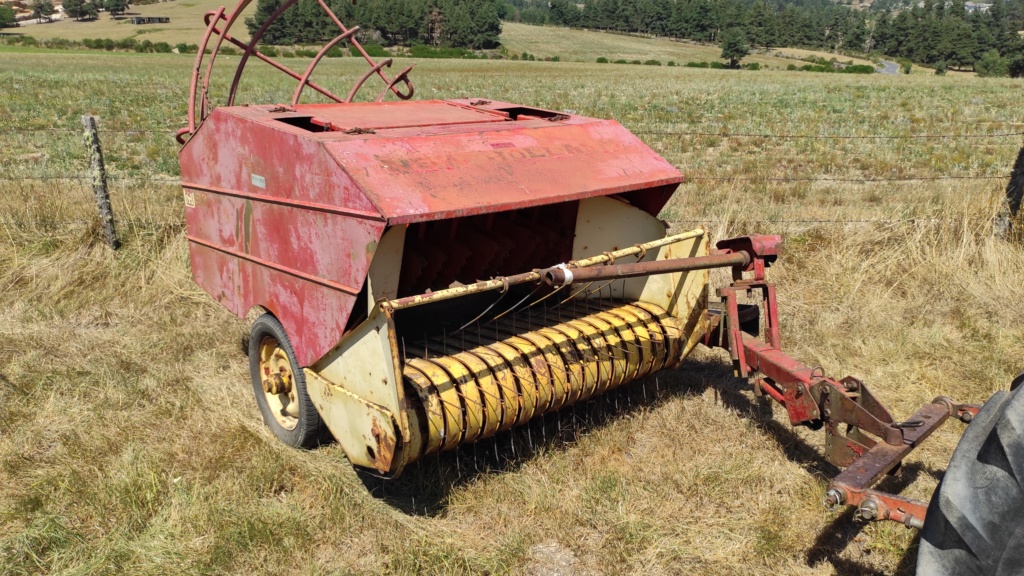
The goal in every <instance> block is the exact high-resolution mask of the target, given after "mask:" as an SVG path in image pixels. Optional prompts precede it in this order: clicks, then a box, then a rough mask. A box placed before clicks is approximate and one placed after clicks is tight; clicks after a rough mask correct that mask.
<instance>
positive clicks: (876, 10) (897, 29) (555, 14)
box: [505, 0, 1024, 73]
mask: <svg viewBox="0 0 1024 576" xmlns="http://www.w3.org/2000/svg"><path fill="white" fill-rule="evenodd" d="M505 2H506V4H507V5H508V8H507V9H506V10H505V12H506V13H508V14H510V15H511V17H512V19H514V17H515V16H516V15H517V14H520V15H525V14H530V15H531V18H533V19H534V22H531V23H537V22H536V20H538V19H539V18H538V15H537V13H535V12H533V11H535V10H540V11H541V12H542V13H543V15H544V16H545V18H544V19H543V23H548V24H554V25H560V26H570V27H579V28H588V29H596V30H613V31H619V32H633V33H639V34H654V35H658V36H668V37H672V38H682V39H690V40H697V41H700V42H715V43H719V44H720V43H721V41H722V38H720V35H721V34H722V31H723V30H728V29H731V28H737V29H739V30H741V31H742V32H743V33H744V35H745V36H746V38H747V40H748V43H749V45H750V46H751V48H764V47H770V46H792V47H802V48H814V49H821V50H827V51H830V52H853V53H871V52H877V53H883V54H886V55H888V56H891V57H893V58H895V59H907V60H911V61H913V62H917V63H919V64H926V65H935V64H938V63H939V62H945V63H946V65H947V66H948V67H949V68H953V69H959V70H966V69H971V68H973V67H974V66H975V64H976V63H977V62H979V61H980V60H981V59H982V57H983V56H984V55H985V54H987V53H988V52H990V51H991V50H995V51H997V52H998V53H999V55H1000V56H1001V57H1002V58H1004V59H1006V60H1007V61H1008V62H1011V63H1012V62H1014V61H1015V59H1016V58H1017V57H1018V56H1019V57H1020V58H1021V59H1022V60H1021V66H1024V42H1022V40H1021V38H1020V36H1019V35H1018V34H1017V31H1019V30H1022V29H1024V0H994V3H993V4H992V5H991V7H990V8H988V9H987V10H982V9H978V8H976V7H972V9H971V10H968V8H967V4H966V2H965V0H875V2H873V3H872V5H871V7H870V8H869V9H867V10H851V9H849V8H847V7H845V6H842V5H841V4H840V3H838V2H832V1H830V0H588V1H586V2H585V3H584V4H583V5H582V7H581V6H580V5H578V4H576V3H575V2H573V1H572V0H505ZM549 3H550V7H549V8H548V4H549ZM524 21H525V20H524ZM990 60H991V59H990ZM1013 71H1014V70H1010V72H1011V73H1013Z"/></svg>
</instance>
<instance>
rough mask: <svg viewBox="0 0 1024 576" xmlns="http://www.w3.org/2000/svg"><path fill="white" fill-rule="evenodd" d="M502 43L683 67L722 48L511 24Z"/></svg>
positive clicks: (519, 49) (776, 62)
mask: <svg viewBox="0 0 1024 576" xmlns="http://www.w3.org/2000/svg"><path fill="white" fill-rule="evenodd" d="M501 44H502V46H504V47H505V48H507V49H508V51H509V52H510V53H512V54H522V53H523V52H527V53H530V54H533V55H535V56H537V57H539V58H550V57H553V56H558V57H559V59H561V60H564V61H573V62H594V61H595V60H597V59H598V58H600V57H605V58H607V59H608V60H610V61H615V60H627V61H633V60H640V61H641V62H644V61H647V60H658V61H660V62H661V63H662V64H666V63H668V61H669V60H673V61H675V62H676V63H677V64H680V65H683V64H686V63H687V62H717V61H721V58H719V57H720V56H721V55H722V49H721V48H719V47H717V46H703V45H700V44H695V43H690V42H676V41H673V40H668V39H666V38H639V37H636V36H629V35H625V34H612V33H609V32H597V31H592V30H574V29H571V28H556V27H550V26H531V25H529V24H517V23H514V22H502V24H501ZM823 54H824V53H823ZM827 57H831V55H828V56H827ZM837 58H839V59H840V60H842V61H844V62H845V61H846V60H848V58H844V57H842V56H839V57H837ZM743 62H744V63H749V62H757V63H759V64H760V65H761V66H764V65H766V64H767V65H769V66H771V67H773V68H785V67H786V66H787V65H788V64H793V63H794V61H793V60H791V59H787V58H777V57H775V56H766V55H763V54H751V55H750V56H748V57H746V58H744V59H743Z"/></svg>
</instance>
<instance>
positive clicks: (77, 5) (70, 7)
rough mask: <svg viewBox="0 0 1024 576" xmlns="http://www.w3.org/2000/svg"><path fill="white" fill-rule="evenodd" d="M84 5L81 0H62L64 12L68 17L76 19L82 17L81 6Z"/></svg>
mask: <svg viewBox="0 0 1024 576" xmlns="http://www.w3.org/2000/svg"><path fill="white" fill-rule="evenodd" d="M84 6H85V2H83V1H82V0H64V13H65V14H67V15H68V17H69V18H74V19H75V20H78V19H80V18H81V17H82V8H83V7H84Z"/></svg>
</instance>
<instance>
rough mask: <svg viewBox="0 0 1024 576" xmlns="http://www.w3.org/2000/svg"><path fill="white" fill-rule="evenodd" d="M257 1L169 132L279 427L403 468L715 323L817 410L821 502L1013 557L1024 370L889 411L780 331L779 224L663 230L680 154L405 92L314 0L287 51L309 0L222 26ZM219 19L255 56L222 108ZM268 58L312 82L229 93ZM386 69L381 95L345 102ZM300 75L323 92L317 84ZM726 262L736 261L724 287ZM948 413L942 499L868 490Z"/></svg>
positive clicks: (958, 554)
mask: <svg viewBox="0 0 1024 576" xmlns="http://www.w3.org/2000/svg"><path fill="white" fill-rule="evenodd" d="M249 1H250V0H241V1H240V2H239V4H238V5H237V6H236V7H235V8H234V9H233V10H232V11H230V12H226V11H225V10H224V8H221V9H219V10H217V11H215V12H211V13H209V14H207V18H206V20H207V24H208V28H207V31H206V34H205V36H204V37H203V40H202V42H201V44H200V47H199V54H198V56H197V58H196V66H195V70H194V73H193V78H192V85H191V88H192V90H191V92H190V99H189V116H188V126H187V127H185V128H183V129H182V130H181V131H180V132H179V133H178V140H179V142H181V143H182V148H181V152H180V161H181V177H182V186H183V189H184V199H185V202H184V203H185V213H186V221H187V229H188V244H189V253H190V257H191V262H192V273H193V277H194V279H195V282H196V283H197V284H198V285H199V286H201V287H202V288H203V289H204V290H206V291H207V292H208V293H209V294H210V295H211V296H212V297H213V298H215V299H216V300H217V301H218V302H220V303H221V304H223V305H224V306H225V307H227V308H228V309H229V310H231V311H232V312H233V313H235V314H236V315H238V316H239V317H249V318H250V319H252V320H253V321H252V327H251V335H250V339H249V358H250V367H251V372H252V385H253V390H254V393H255V396H256V400H257V404H258V405H259V409H260V411H261V413H262V415H263V418H264V420H265V421H266V423H267V425H268V426H269V428H270V429H271V431H272V432H273V433H274V434H275V435H276V436H277V437H278V438H279V439H281V440H282V441H283V442H285V443H286V444H288V445H291V446H295V447H311V446H315V445H317V444H319V443H320V442H323V441H326V440H330V439H332V438H333V440H335V441H336V442H337V443H338V444H339V445H340V446H341V448H343V449H344V451H345V453H346V455H347V456H348V459H349V460H350V461H351V462H352V464H354V465H355V466H357V467H360V468H363V469H366V470H371V471H373V472H374V473H376V474H380V475H382V476H385V477H389V478H391V477H395V476H397V475H398V474H400V473H401V472H402V470H403V469H404V468H406V467H407V466H408V465H409V464H411V463H413V462H415V461H417V460H418V459H421V458H423V457H424V456H426V455H429V454H434V453H437V452H440V451H444V450H451V449H455V448H456V447H458V446H460V445H463V444H466V443H472V442H476V441H478V440H482V439H484V438H488V437H491V436H494V435H495V434H497V433H499V432H501V431H505V430H509V429H510V428H513V427H515V426H518V425H522V424H525V423H527V422H528V421H530V420H531V419H533V418H536V417H539V416H542V415H544V414H547V413H551V412H554V411H558V410H561V409H563V408H566V407H568V406H571V405H573V404H576V403H579V402H582V401H584V400H587V399H589V398H592V397H596V396H598V395H600V394H603V393H605V392H607V391H609V390H613V389H615V388H618V387H620V386H626V385H628V383H629V382H631V381H635V380H638V379H641V378H644V377H647V376H650V375H652V374H655V373H657V372H659V371H661V370H668V369H673V368H675V367H677V366H678V365H679V364H680V363H681V362H682V361H683V359H684V358H685V357H686V356H687V354H688V353H689V352H690V351H691V350H692V349H693V348H694V346H696V345H697V344H698V343H703V344H704V345H707V346H718V347H722V348H724V349H726V350H728V351H729V354H730V355H731V358H732V361H733V366H734V369H735V372H736V374H738V375H739V376H742V377H747V378H750V380H751V383H752V385H753V389H754V393H755V394H757V395H759V396H767V397H769V398H772V399H774V400H775V401H777V402H778V403H779V404H780V405H781V406H782V407H783V408H784V409H785V411H786V413H787V414H788V417H789V420H790V423H791V424H793V425H794V426H807V427H810V428H812V429H824V431H825V449H824V457H825V458H826V459H827V460H828V461H829V462H831V463H833V464H835V465H836V466H839V467H841V468H844V470H843V471H842V472H841V473H840V474H839V475H838V476H837V477H836V478H835V479H834V480H832V482H831V483H830V485H829V486H828V489H827V492H826V493H825V494H824V497H823V499H824V502H825V504H826V505H827V506H828V507H830V508H835V507H839V506H843V505H847V506H856V507H857V515H858V516H859V517H861V518H863V519H865V520H878V521H881V520H889V521H895V522H899V523H902V524H904V525H906V526H908V527H913V528H922V527H923V528H924V537H923V539H922V541H921V550H920V554H919V563H918V573H919V574H947V573H948V574H954V573H955V574H981V573H985V574H988V573H1015V572H1014V570H1017V569H1019V568H1020V566H1021V560H1022V556H1024V546H1021V545H1020V544H1021V540H1022V538H1024V527H1022V526H1021V525H1020V524H1019V521H1020V519H1019V518H1017V517H1015V516H1019V514H1015V513H1009V514H1008V513H1005V512H1000V513H998V514H997V513H996V512H995V509H998V508H1004V509H1007V510H1024V495H1022V492H1021V489H1020V486H1019V485H1018V483H1017V479H1024V474H1022V472H1024V447H1022V446H1021V443H1022V436H1021V434H1020V432H1021V431H1024V397H1021V395H1020V394H1019V393H1016V392H1010V393H1006V392H1001V393H998V394H997V395H996V396H994V397H993V399H992V400H990V401H989V402H988V403H987V404H986V405H985V406H984V407H982V406H979V405H973V404H961V403H959V402H956V401H953V400H951V399H948V398H944V397H943V398H937V399H935V401H934V402H932V403H929V404H927V405H925V406H922V407H921V408H920V409H919V410H917V411H916V412H915V413H914V414H912V415H910V416H909V417H907V418H905V419H903V420H896V419H895V418H893V417H892V416H891V415H890V413H889V412H888V410H886V408H885V407H884V406H882V405H881V403H879V402H878V400H876V398H875V396H874V395H872V393H871V391H870V390H869V389H868V387H867V386H865V385H864V383H863V382H861V381H859V380H857V379H856V378H852V377H847V378H843V379H839V380H836V379H833V378H830V377H828V376H826V375H825V373H824V372H823V370H821V369H820V368H813V367H811V366H807V365H804V364H802V363H801V362H799V361H797V360H795V359H793V358H791V357H789V356H788V355H786V354H785V353H784V352H783V351H782V349H781V335H780V329H779V318H778V310H777V306H776V301H777V300H776V293H775V287H774V285H773V284H772V283H770V282H769V281H768V280H767V276H766V272H767V269H768V268H769V266H770V265H771V264H772V263H773V262H774V261H775V260H776V259H777V258H778V257H779V247H780V244H781V238H780V237H778V236H747V237H739V238H732V239H727V240H721V241H719V242H717V243H715V244H714V247H712V243H711V239H710V238H709V235H708V233H707V231H706V229H704V228H698V229H695V230H691V231H686V232H681V233H674V234H669V233H668V227H667V225H666V224H665V223H663V222H662V221H661V220H659V219H658V218H657V216H658V213H659V211H660V210H661V209H662V207H664V206H665V204H666V202H667V201H668V200H669V198H670V197H671V196H672V194H673V193H674V191H675V189H676V187H677V186H678V185H679V184H680V183H681V182H682V180H683V178H682V175H681V174H680V173H679V171H678V170H677V169H676V168H675V167H673V166H672V165H671V164H669V163H668V162H667V161H665V160H664V159H663V158H661V157H660V156H658V155H657V154H656V153H655V152H654V151H652V150H651V149H650V148H649V147H647V146H646V145H645V144H644V143H643V142H641V141H640V140H639V139H638V138H636V137H635V136H633V135H632V134H630V133H629V131H627V130H626V129H625V128H623V127H622V126H621V125H619V124H618V123H617V122H614V121H610V120H601V119H596V118H588V117H585V116H581V115H578V114H575V113H570V112H559V111H552V110H544V109H540V108H535V107H530V106H525V105H519V104H513V103H508V102H500V101H495V100H485V99H454V100H426V101H414V100H411V97H412V96H413V85H412V83H411V81H410V79H409V73H410V70H411V67H409V68H406V69H405V70H402V71H401V72H399V73H397V74H395V75H394V76H390V75H389V74H388V72H387V71H388V69H389V68H390V66H391V64H392V61H391V60H390V59H385V60H382V61H379V62H378V61H375V60H374V59H373V58H371V57H370V56H369V55H367V54H366V52H365V51H364V50H363V49H362V47H361V46H360V44H359V42H358V40H357V39H356V32H357V30H358V28H355V27H353V28H347V27H346V26H344V25H343V24H342V23H341V21H340V20H338V18H337V17H336V16H335V15H334V14H333V12H331V10H330V9H329V7H328V6H327V4H325V3H324V2H323V0H318V2H319V4H320V6H321V8H322V9H323V10H324V11H325V12H326V13H327V14H328V15H329V17H330V18H331V19H332V20H333V21H334V22H335V24H337V26H338V28H339V34H338V36H337V37H335V38H334V39H333V40H332V41H331V42H329V43H328V44H327V45H326V46H325V47H324V48H323V49H322V50H321V51H320V52H319V53H318V55H317V56H316V57H315V58H314V59H313V60H312V62H311V63H310V64H309V66H308V67H307V69H306V70H304V71H293V70H290V69H288V68H287V67H285V66H284V65H283V64H281V63H279V62H277V61H275V60H274V59H272V58H270V57H268V56H266V55H264V54H262V53H260V52H259V51H258V50H257V49H256V46H257V44H258V43H259V40H260V38H261V36H262V35H263V33H264V32H265V31H266V29H267V28H268V26H269V25H270V24H271V23H272V22H273V21H274V19H276V18H277V17H278V16H280V14H281V13H283V12H284V11H285V10H287V9H288V8H289V7H291V6H292V5H294V4H295V2H296V0H287V1H286V2H284V3H283V4H281V5H280V7H279V9H278V10H277V11H276V12H275V13H274V14H273V15H272V16H271V18H270V19H269V20H268V21H267V22H266V23H264V24H263V25H262V27H260V28H259V29H258V30H257V31H256V32H255V33H254V34H253V35H252V38H251V40H250V41H248V42H242V41H240V40H238V39H236V38H234V37H232V36H231V35H230V33H229V30H230V28H231V26H232V24H234V23H235V21H236V20H237V19H238V18H239V15H240V14H241V13H242V10H244V9H245V7H246V6H247V5H248V3H249ZM211 41H212V42H211ZM343 42H344V43H347V44H349V45H351V46H352V47H354V48H355V49H356V50H357V51H358V52H360V53H361V54H362V56H363V57H364V58H365V60H366V62H367V64H368V69H367V70H366V72H365V74H363V75H362V76H361V77H360V78H359V79H358V80H357V81H356V83H355V85H354V86H353V87H352V88H351V90H350V91H349V92H348V93H347V95H346V96H344V97H342V96H338V95H335V94H334V93H332V92H331V91H330V90H328V89H327V88H325V87H323V86H321V85H319V84H316V83H314V82H312V81H311V80H310V77H311V75H312V72H313V70H314V68H315V67H316V65H317V63H318V62H319V61H320V59H321V58H322V57H323V56H324V55H325V54H326V53H327V51H328V50H329V49H330V48H332V47H334V46H336V45H338V44H339V43H343ZM224 43H228V44H232V45H234V46H236V47H237V48H239V49H241V51H242V55H241V58H240V62H239V64H238V67H237V70H236V73H235V75H234V77H233V81H232V83H231V88H230V90H229V92H228V96H227V99H226V105H224V106H220V107H215V108H214V107H212V106H211V105H210V100H209V88H210V85H211V77H212V70H213V66H214V61H215V60H216V58H217V55H218V52H219V51H220V48H221V47H222V46H223V45H224ZM208 48H209V49H210V52H211V53H210V54H209V55H208V56H204V52H205V51H206V49H208ZM251 58H257V59H259V60H261V61H263V62H266V63H268V64H269V65H271V66H273V67H274V68H276V69H278V70H279V71H281V72H282V73H284V74H286V75H288V76H290V77H291V78H293V79H294V80H296V82H297V85H296V88H295V91H294V93H293V97H292V99H291V101H290V102H289V103H286V104H279V103H272V104H264V105H254V104H246V105H239V104H236V102H235V96H236V93H237V88H238V83H239V79H240V78H241V76H242V71H243V69H244V68H245V66H246V62H247V61H248V60H249V59H251ZM204 60H206V61H207V67H206V71H205V73H204V72H203V66H202V65H203V62H204ZM374 77H376V78H378V79H379V80H380V81H381V82H382V85H381V88H380V91H379V92H378V94H377V95H376V97H375V98H374V99H373V101H369V102H354V99H355V97H356V95H357V93H358V92H359V91H360V88H362V87H363V86H364V85H365V84H366V83H367V82H368V81H369V80H370V79H371V78H374ZM306 88H309V89H311V90H314V91H316V92H317V93H319V94H320V95H322V96H323V97H325V98H326V99H328V100H331V101H332V103H328V104H303V103H301V102H300V97H301V95H302V92H303V90H304V89H306ZM389 95H394V96H397V98H398V101H394V102H385V101H384V99H385V98H386V97H387V96H389ZM714 268H729V269H731V270H732V282H731V283H729V284H728V285H726V286H722V287H720V288H719V289H718V291H717V296H718V300H719V301H717V302H714V303H712V302H711V295H710V293H709V287H708V284H709V272H708V271H709V270H711V269H714ZM752 295H756V296H757V298H751V296H752ZM751 302H753V303H751ZM950 417H952V418H956V419H959V420H962V421H964V422H971V424H970V426H968V428H967V432H966V434H965V437H964V439H963V441H962V442H961V444H960V446H959V447H958V448H957V450H956V452H955V453H954V456H953V460H952V462H951V464H950V469H949V472H947V474H946V478H945V479H944V480H943V482H942V483H941V485H940V488H939V490H938V491H937V492H936V495H935V497H933V499H932V502H931V505H930V506H929V505H927V504H925V503H923V502H917V501H913V500H909V499H906V498H903V497H900V496H897V495H893V494H887V493H883V492H880V491H876V490H873V489H872V487H873V486H874V485H875V484H876V483H877V482H879V481H880V480H881V479H882V478H883V477H885V476H886V475H887V474H890V473H894V471H896V470H897V469H898V468H899V466H900V463H901V461H902V460H903V459H904V458H905V457H906V456H907V455H908V454H909V453H910V452H911V451H912V450H914V448H916V447H917V446H918V445H919V444H920V443H921V442H922V441H923V440H924V439H925V438H927V437H928V435H929V434H931V433H932V432H933V431H934V430H935V429H936V428H937V427H939V426H940V425H941V424H942V423H943V422H945V421H946V420H947V419H948V418H950Z"/></svg>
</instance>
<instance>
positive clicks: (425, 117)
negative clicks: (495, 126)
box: [295, 100, 508, 131]
mask: <svg viewBox="0 0 1024 576" xmlns="http://www.w3.org/2000/svg"><path fill="white" fill-rule="evenodd" d="M295 112H296V113H298V114H309V115H311V116H312V117H313V121H314V123H316V124H320V125H323V124H324V123H327V122H329V123H330V126H331V129H332V130H337V131H341V130H351V129H353V128H369V129H374V130H384V129H388V128H409V127H417V126H431V127H433V126H443V125H448V124H472V123H479V122H507V121H508V117H507V116H506V115H504V114H500V113H494V112H487V111H484V110H477V109H474V108H472V107H469V106H464V105H460V104H455V103H452V102H445V101H443V100H413V101H407V102H365V103H356V104H348V105H345V106H338V105H337V104H300V105H298V106H295Z"/></svg>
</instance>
